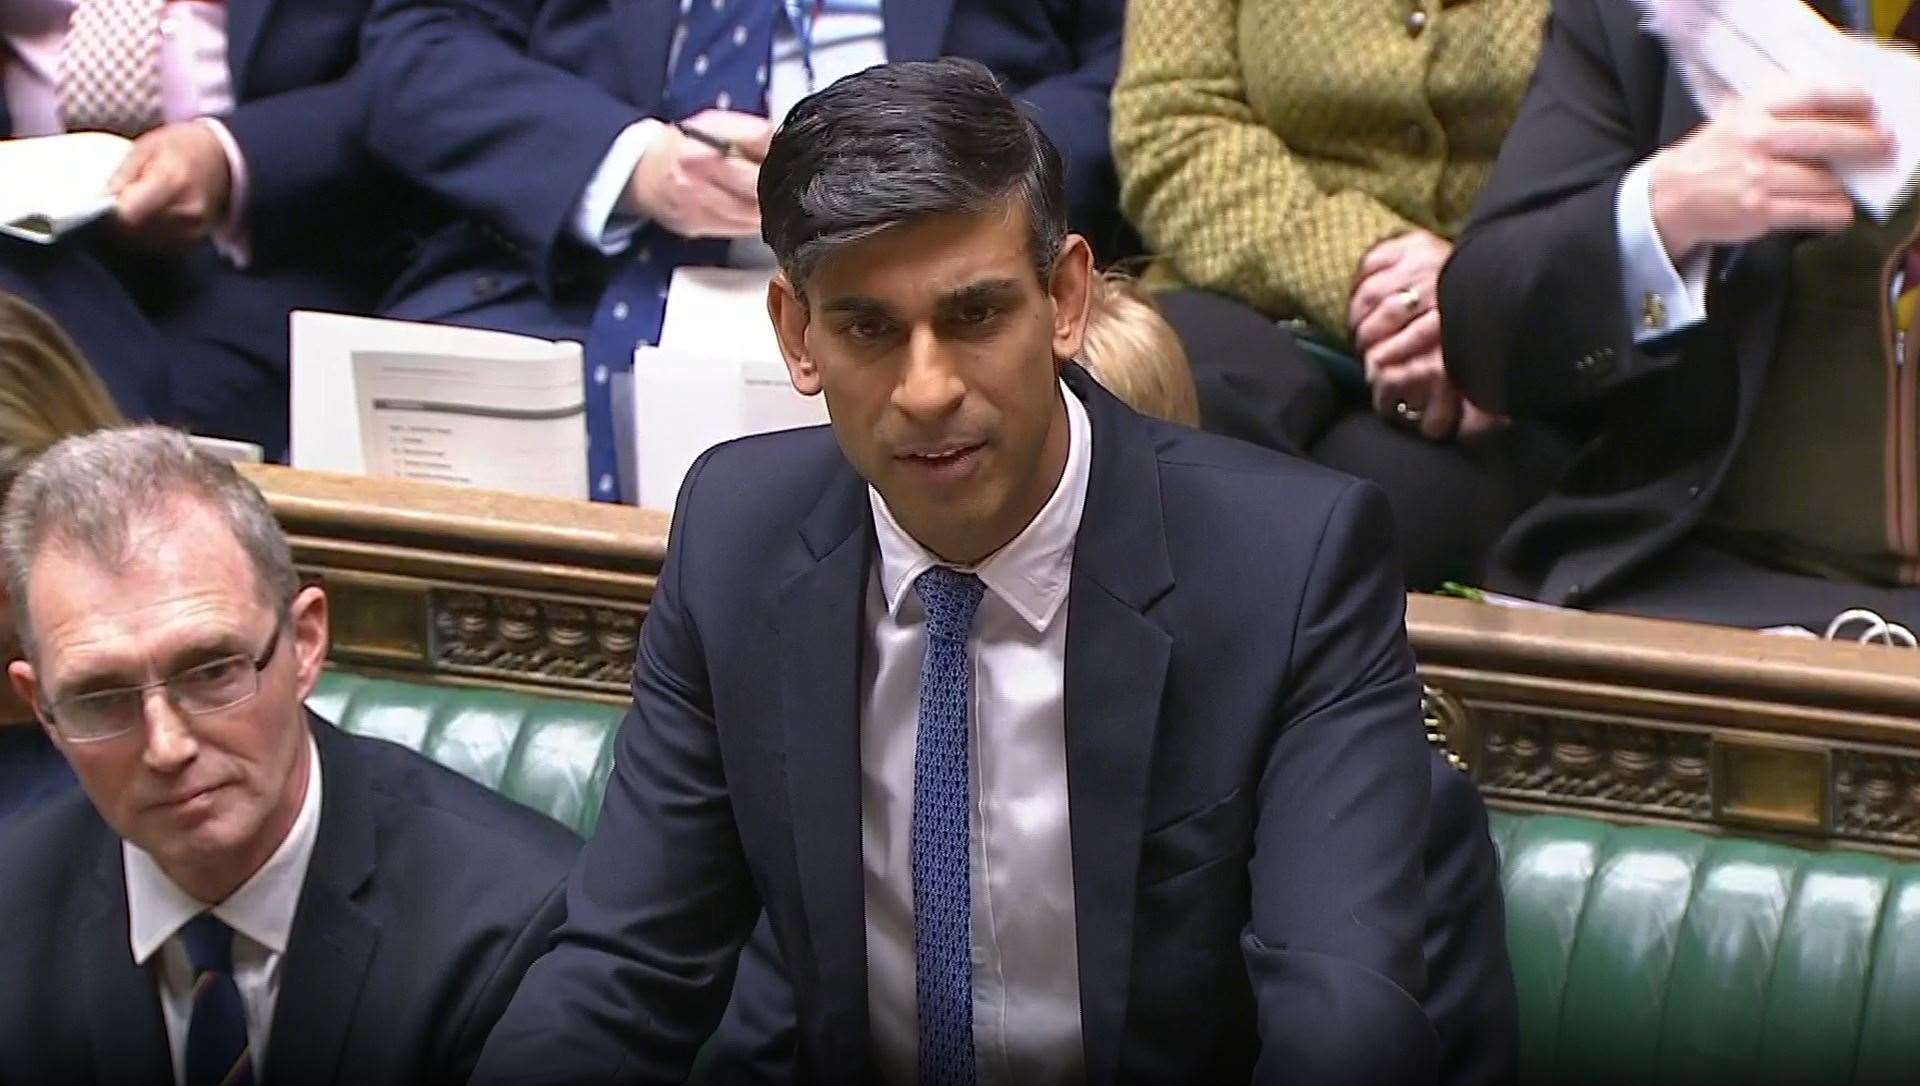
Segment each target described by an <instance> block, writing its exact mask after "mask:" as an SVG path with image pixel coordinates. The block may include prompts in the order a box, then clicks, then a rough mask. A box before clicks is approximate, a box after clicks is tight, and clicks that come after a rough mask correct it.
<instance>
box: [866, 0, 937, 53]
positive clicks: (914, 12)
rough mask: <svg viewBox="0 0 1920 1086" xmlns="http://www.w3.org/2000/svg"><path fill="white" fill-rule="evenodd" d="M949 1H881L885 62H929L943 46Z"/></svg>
mask: <svg viewBox="0 0 1920 1086" xmlns="http://www.w3.org/2000/svg"><path fill="white" fill-rule="evenodd" d="M952 15H953V0H881V3H880V18H881V20H882V31H881V36H882V38H883V39H884V40H885V42H886V46H887V59H888V60H932V59H934V58H935V57H938V56H939V55H940V54H941V53H942V51H944V49H945V47H946V44H947V22H948V21H949V19H951V18H952Z"/></svg>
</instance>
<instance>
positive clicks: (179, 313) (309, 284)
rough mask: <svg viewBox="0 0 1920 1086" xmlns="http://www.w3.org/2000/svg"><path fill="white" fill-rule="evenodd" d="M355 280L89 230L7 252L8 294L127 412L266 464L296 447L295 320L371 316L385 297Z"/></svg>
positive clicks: (3, 278)
mask: <svg viewBox="0 0 1920 1086" xmlns="http://www.w3.org/2000/svg"><path fill="white" fill-rule="evenodd" d="M353 279H354V277H353V276H350V275H339V274H322V273H319V272H314V271H309V270H305V269H285V270H274V271H272V272H269V273H264V274H256V273H253V272H246V271H240V270H237V269H235V268H233V267H232V266H231V265H229V264H227V263H226V261H225V260H223V259H222V258H221V257H220V256H219V255H218V254H217V253H215V252H214V251H213V248H212V247H211V246H210V245H202V246H200V247H198V248H196V249H194V250H193V251H191V252H189V253H187V254H185V255H183V256H179V257H156V256H149V255H145V254H136V253H128V252H125V251H123V250H120V249H117V248H116V247H114V246H112V245H111V244H109V243H107V242H105V241H104V239H101V238H99V237H98V236H96V235H93V234H92V232H89V233H88V234H86V235H82V236H80V237H73V238H69V239H67V240H65V241H63V242H61V243H60V244H57V245H54V246H51V247H42V246H37V245H31V244H28V243H25V242H16V241H13V240H12V239H8V240H7V241H6V242H5V244H4V245H0V289H4V290H8V291H12V292H14V293H17V294H20V295H21V296H23V297H25V298H26V299H27V300H29V301H31V302H33V303H34V304H36V305H38V306H40V307H41V308H43V309H45V310H47V311H48V312H49V313H50V314H52V316H53V318H54V319H55V320H57V321H58V322H59V323H60V325H61V326H62V327H63V328H65V329H66V330H67V333H68V334H69V335H71V336H73V338H74V340H75V342H76V343H77V344H78V345H79V347H80V349H81V351H82V352H83V353H84V354H85V355H86V356H87V360H88V361H89V362H91V363H92V364H93V367H94V369H95V371H96V372H98V373H99V374H100V376H101V379H102V381H103V382H105V384H106V386H107V390H108V391H109V392H110V393H112V394H113V397H114V401H115V403H117V404H118V405H119V407H120V409H121V411H122V412H124V413H125V414H127V415H128V416H130V417H133V418H150V419H156V420H159V421H162V422H170V423H175V424H178V425H182V426H185V427H187V428H189V429H191V430H193V431H194V432H196V433H202V434H208V435H212V436H215V437H228V438H237V439H239V440H243V441H252V442H255V443H257V444H259V445H260V446H261V447H262V448H264V449H265V450H266V454H267V456H268V458H269V459H281V458H284V456H285V454H286V448H287V413H288V410H287V409H288V405H287V372H288V370H287V346H288V345H287V317H288V314H289V313H290V312H292V311H293V310H294V309H325V310H334V311H344V312H371V311H372V308H373V305H374V303H375V301H376V300H377V293H376V291H375V290H374V289H369V287H367V286H362V285H360V284H357V283H355V282H353ZM368 279H369V281H371V279H372V277H371V276H369V277H368ZM373 286H377V284H373Z"/></svg>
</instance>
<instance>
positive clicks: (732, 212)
mask: <svg viewBox="0 0 1920 1086" xmlns="http://www.w3.org/2000/svg"><path fill="white" fill-rule="evenodd" d="M684 123H685V125H686V127H688V128H691V129H693V130H695V131H698V132H701V133H703V134H705V135H708V136H712V137H715V138H717V139H721V140H725V141H727V142H729V143H731V144H732V145H733V148H734V152H733V153H732V154H727V153H724V152H722V151H720V150H718V149H716V148H713V147H709V146H707V145H706V144H704V143H702V142H700V141H698V140H696V139H694V138H693V137H691V136H688V135H687V134H686V133H685V132H683V131H681V130H680V129H679V128H676V127H674V126H673V125H668V126H666V127H665V128H664V129H662V130H661V132H660V134H659V135H658V136H657V137H656V138H655V140H654V142H653V144H652V146H650V147H648V148H647V152H646V154H644V155H641V156H640V162H639V164H638V165H637V166H635V167H634V170H633V180H632V181H631V183H630V184H629V185H628V188H627V195H628V200H629V202H630V203H631V205H632V209H633V210H635V211H637V212H638V213H640V214H641V215H644V216H646V217H647V218H649V219H651V220H652V221H654V222H656V223H659V224H660V225H661V226H662V227H665V228H666V229H668V230H671V231H672V232H674V233H676V234H678V235H680V236H681V237H686V238H738V237H750V236H753V235H757V234H758V233H759V232H760V200H759V195H758V192H757V191H756V187H757V186H758V184H759V181H760V162H761V160H762V159H764V158H766V157H767V146H768V144H769V143H770V142H771V141H772V139H773V125H772V124H771V123H770V122H768V120H767V119H766V118H765V117H760V116H756V115H754V114H751V113H736V112H733V111H731V110H724V109H709V110H706V111H704V112H702V113H700V114H698V115H696V116H694V117H691V118H688V119H687V120H686V121H685V122H684Z"/></svg>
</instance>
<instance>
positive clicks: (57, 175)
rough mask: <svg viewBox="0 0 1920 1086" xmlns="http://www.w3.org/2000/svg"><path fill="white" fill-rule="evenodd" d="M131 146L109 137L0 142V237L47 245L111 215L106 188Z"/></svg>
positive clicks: (82, 134)
mask: <svg viewBox="0 0 1920 1086" xmlns="http://www.w3.org/2000/svg"><path fill="white" fill-rule="evenodd" d="M131 146H133V144H132V142H131V141H130V140H128V139H126V138H125V137H123V136H116V135H114V134H113V133H111V132H70V133H67V134H66V135H61V136H35V137H32V138H29V139H12V140H0V233H5V234H10V235H12V236H14V237H16V238H20V239H21V240H23V241H32V242H38V243H39V244H41V245H51V244H53V242H54V241H56V240H58V239H59V237H60V236H61V235H62V234H65V233H67V232H69V231H72V230H78V229H79V228H80V227H82V226H85V225H87V224H88V223H90V222H92V221H93V220H95V219H97V218H99V217H100V216H102V215H105V214H106V213H107V212H109V211H112V210H113V197H112V196H111V195H109V194H108V193H107V182H108V181H109V180H111V179H112V178H113V172H114V171H115V170H117V169H119V168H120V163H121V161H122V160H124V159H125V158H126V157H127V148H129V147H131Z"/></svg>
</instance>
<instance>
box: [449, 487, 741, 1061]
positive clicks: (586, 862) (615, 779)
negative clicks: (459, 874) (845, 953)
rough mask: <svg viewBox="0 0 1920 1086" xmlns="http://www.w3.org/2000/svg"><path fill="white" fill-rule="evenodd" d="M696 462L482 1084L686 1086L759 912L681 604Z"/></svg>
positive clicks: (701, 667)
mask: <svg viewBox="0 0 1920 1086" xmlns="http://www.w3.org/2000/svg"><path fill="white" fill-rule="evenodd" d="M705 464H706V459H705V458H702V460H701V461H700V462H698V463H696V464H695V465H694V467H693V469H692V470H691V471H689V472H688V473H687V481H686V483H685V485H684V486H683V487H682V489H681V493H680V498H679V502H678V504H677V505H676V506H675V509H676V513H675V516H674V522H673V531H672V536H671V539H670V540H669V543H668V550H667V561H666V565H665V566H664V567H663V568H662V569H661V572H660V579H659V583H658V586H657V587H656V589H655V592H654V596H653V602H652V605H651V608H650V609H649V611H648V613H647V620H646V622H645V623H644V624H642V626H641V631H640V632H641V637H640V648H639V656H638V659H637V660H636V661H635V663H634V669H633V707H632V708H631V709H630V710H629V711H628V713H627V718H626V720H625V722H624V723H623V724H622V725H621V729H620V739H619V746H618V748H617V749H616V751H615V754H614V770H613V776H612V778H611V779H610V780H609V781H608V783H607V793H606V799H605V801H604V803H603V804H602V806H601V809H600V824H599V826H598V827H597V829H596V830H595V832H594V835H593V838H592V839H591V840H590V841H588V842H587V844H586V847H585V848H584V850H583V851H582V852H581V854H580V859H579V862H578V863H577V864H576V865H575V867H574V871H573V875H572V877H571V879H570V880H569V882H568V887H567V919H566V923H565V925H564V926H563V927H562V928H561V929H560V932H559V934H558V935H557V936H556V938H555V942H554V947H553V949H552V950H551V951H549V952H548V953H547V954H546V956H545V957H543V958H541V959H540V960H539V961H538V962H536V963H535V964H534V966H533V968H532V969H531V970H530V971H529V972H528V974H527V978H526V980H525V982H524V983H522V984H521V986H520V990H519V992H518V993H517V994H515V996H514V998H513V1002H512V1003H511V1004H510V1005H509V1006H508V1007H507V1011H506V1014H505V1015H504V1016H503V1017H502V1018H501V1020H500V1023H499V1025H497V1026H496V1027H495V1028H494V1031H493V1035H492V1036H491V1037H490V1038H489V1039H488V1041H487V1047H486V1050H485V1051H484V1052H483V1053H482V1054H481V1058H480V1067H479V1070H478V1071H476V1072H475V1076H474V1079H475V1081H476V1082H608V1081H618V1082H626V1083H633V1082H662V1083H665V1082H676V1083H677V1082H682V1081H685V1079H686V1077H687V1073H688V1071H689V1069H690V1068H691V1067H692V1063H693V1058H694V1054H695V1052H696V1050H698V1048H699V1047H700V1044H701V1042H702V1041H704V1040H705V1039H706V1037H707V1035H708V1033H710V1032H711V1031H712V1029H713V1027H714V1025H715V1024H716V1023H717V1022H718V1021H719V1018H720V1015H721V1011H722V1010H723V1009H724V1005H725V1001H726V998H727V991H728V988H729V986H730V985H731V984H732V982H733V971H734V966H735V963H736V961H737V959H738V955H739V951H740V945H741V944H742V943H743V942H745V941H746V938H747V935H748V933H749V931H750V930H751V929H752V927H753V922H754V919H755V917H756V916H758V915H759V912H760V902H759V898H758V896H757V895H756V894H755V892H754V889H753V885H752V882H751V879H750V876H749V874H748V871H747V866H746V860H745V857H744V854H743V852H742V849H741V844H740V836H739V831H738V829H737V828H736V826H735V824H734V820H733V807H732V803H731V802H730V800H729V797H728V792H727V782H726V778H725V775H724V772H723V770H722V766H721V759H720V741H719V736H718V733H717V732H716V730H715V726H714V718H713V696H712V691H711V689H710V688H709V686H708V681H707V669H706V664H705V660H704V655H703V650H702V647H701V643H700V636H699V633H698V631H697V629H696V628H695V626H694V623H693V620H692V617H691V615H690V614H689V612H688V604H687V600H688V594H687V586H686V583H685V568H686V564H687V562H688V560H689V559H688V556H689V555H697V554H698V553H699V550H700V547H699V541H698V538H697V534H695V533H690V532H689V531H688V524H689V522H690V521H692V520H694V519H695V518H696V517H697V511H698V507H699V504H700V503H699V501H698V498H697V496H696V495H695V494H694V491H695V488H696V485H697V483H698V481H699V478H700V475H701V471H702V469H703V468H704V466H705ZM689 535H694V536H695V538H694V541H693V542H692V543H691V544H689V543H688V542H687V539H688V537H689Z"/></svg>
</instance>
